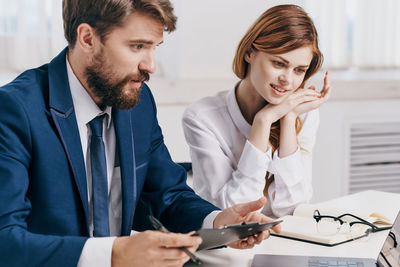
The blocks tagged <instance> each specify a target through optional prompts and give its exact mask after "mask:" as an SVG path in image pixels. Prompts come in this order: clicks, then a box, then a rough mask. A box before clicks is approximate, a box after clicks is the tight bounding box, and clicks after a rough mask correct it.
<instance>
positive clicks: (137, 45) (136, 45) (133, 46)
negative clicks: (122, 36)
mask: <svg viewBox="0 0 400 267" xmlns="http://www.w3.org/2000/svg"><path fill="white" fill-rule="evenodd" d="M131 48H132V49H135V50H139V49H142V48H143V45H142V44H134V45H131Z"/></svg>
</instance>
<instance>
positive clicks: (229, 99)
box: [226, 86, 251, 139]
mask: <svg viewBox="0 0 400 267" xmlns="http://www.w3.org/2000/svg"><path fill="white" fill-rule="evenodd" d="M236 87H237V86H235V88H233V89H232V90H230V91H229V92H228V94H227V95H226V105H227V107H228V112H229V115H230V116H231V118H232V120H233V123H234V124H235V125H236V127H237V128H238V129H239V131H240V133H241V134H242V135H243V136H245V137H246V138H247V139H248V138H249V136H250V130H251V125H250V124H249V123H248V122H247V121H246V119H245V118H244V117H243V115H242V112H241V111H240V108H239V105H238V103H237V100H236Z"/></svg>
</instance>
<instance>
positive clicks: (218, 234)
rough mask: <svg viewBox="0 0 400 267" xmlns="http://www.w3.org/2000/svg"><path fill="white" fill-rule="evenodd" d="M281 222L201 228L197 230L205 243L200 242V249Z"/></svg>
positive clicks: (253, 233) (214, 245) (216, 245)
mask: <svg viewBox="0 0 400 267" xmlns="http://www.w3.org/2000/svg"><path fill="white" fill-rule="evenodd" d="M281 222H282V220H280V221H274V222H270V223H262V224H259V223H242V224H232V225H226V226H223V227H221V228H217V229H200V230H198V231H197V234H198V235H199V236H200V237H201V238H202V239H203V243H201V244H200V246H199V248H198V250H202V249H210V248H216V247H220V246H224V245H227V244H229V243H232V242H234V241H237V240H239V239H243V238H246V237H249V236H252V235H255V234H258V233H260V232H262V231H264V230H268V229H270V228H271V227H273V226H275V225H277V224H279V223H281Z"/></svg>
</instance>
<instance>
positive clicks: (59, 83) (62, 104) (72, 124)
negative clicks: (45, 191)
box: [49, 49, 89, 233]
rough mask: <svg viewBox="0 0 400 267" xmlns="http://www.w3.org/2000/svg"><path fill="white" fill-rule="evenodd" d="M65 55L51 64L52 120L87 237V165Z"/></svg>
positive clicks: (64, 53)
mask: <svg viewBox="0 0 400 267" xmlns="http://www.w3.org/2000/svg"><path fill="white" fill-rule="evenodd" d="M66 51H67V49H64V50H63V51H62V52H61V53H60V54H59V55H58V56H57V57H56V58H54V59H53V60H52V61H51V62H50V64H49V107H50V113H51V117H52V118H53V121H54V124H55V125H56V128H57V131H58V134H59V136H60V139H61V142H62V144H63V146H64V150H65V153H66V155H67V158H68V161H69V164H70V166H71V169H72V172H73V176H74V180H75V184H76V186H77V188H78V191H79V195H80V199H81V202H82V206H83V210H84V212H85V220H86V228H87V233H89V211H88V210H89V209H88V193H87V182H86V171H85V163H84V158H83V153H82V146H81V140H80V136H79V130H78V125H77V122H76V116H75V111H74V106H73V102H72V96H71V91H70V88H69V82H68V75H67V68H66V61H65V60H66Z"/></svg>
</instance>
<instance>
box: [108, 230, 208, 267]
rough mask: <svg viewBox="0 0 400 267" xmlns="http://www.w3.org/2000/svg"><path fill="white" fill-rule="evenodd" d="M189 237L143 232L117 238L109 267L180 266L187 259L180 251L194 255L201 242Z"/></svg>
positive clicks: (194, 237) (186, 235)
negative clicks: (186, 251) (184, 248)
mask: <svg viewBox="0 0 400 267" xmlns="http://www.w3.org/2000/svg"><path fill="white" fill-rule="evenodd" d="M191 234H192V233H189V234H175V233H162V232H159V231H145V232H142V233H138V234H136V235H133V236H125V237H119V238H116V239H115V241H114V244H113V248H112V256H111V266H112V267H125V266H163V267H164V266H182V265H183V264H184V263H185V262H187V261H188V260H189V256H188V255H186V254H185V253H184V252H183V251H182V250H181V249H179V247H186V248H187V249H188V250H189V251H190V252H195V251H196V249H197V248H198V246H199V244H200V243H201V241H202V240H201V238H200V237H198V236H191Z"/></svg>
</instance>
